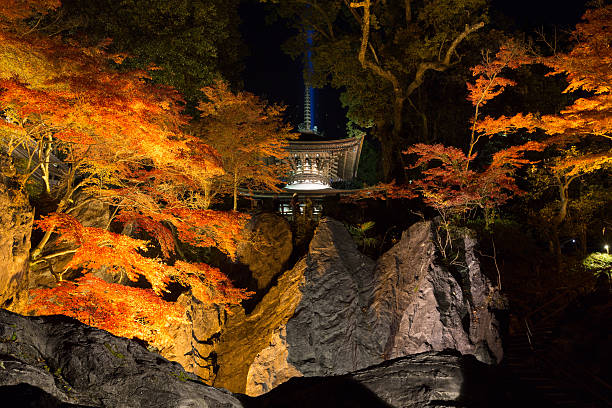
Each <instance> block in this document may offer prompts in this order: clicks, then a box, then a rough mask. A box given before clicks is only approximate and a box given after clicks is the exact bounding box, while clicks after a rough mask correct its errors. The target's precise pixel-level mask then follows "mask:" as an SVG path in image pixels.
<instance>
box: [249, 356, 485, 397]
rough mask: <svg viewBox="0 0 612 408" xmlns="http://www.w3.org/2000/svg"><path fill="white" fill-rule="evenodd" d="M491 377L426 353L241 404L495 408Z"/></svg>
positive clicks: (466, 363) (299, 382)
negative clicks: (491, 407) (493, 407)
mask: <svg viewBox="0 0 612 408" xmlns="http://www.w3.org/2000/svg"><path fill="white" fill-rule="evenodd" d="M490 371H491V370H489V369H488V367H486V366H485V365H484V364H482V363H478V362H477V361H476V359H475V358H474V357H472V356H461V355H459V354H458V353H457V352H455V353H447V352H427V353H422V354H417V355H412V356H407V357H402V358H398V359H395V360H390V361H387V362H384V363H382V364H379V365H376V366H373V367H369V368H366V369H363V370H359V371H356V372H353V373H350V374H346V375H342V376H335V377H311V378H293V379H291V380H290V381H288V382H287V383H285V384H282V385H281V386H279V387H277V388H276V389H274V390H272V391H271V392H270V393H268V394H265V395H261V396H259V397H257V398H254V399H252V400H247V401H244V404H245V406H246V407H247V408H259V407H262V408H263V407H269V406H283V407H284V406H286V407H292V408H307V407H308V408H321V407H340V406H341V407H351V408H361V407H363V408H366V407H367V408H391V407H397V408H433V407H475V406H479V407H490V406H497V404H495V403H494V400H495V394H494V392H493V391H491V388H490V385H491V384H492V383H493V382H494V376H491V375H490V374H491V373H490ZM306 396H307V397H306Z"/></svg>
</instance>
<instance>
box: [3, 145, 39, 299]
mask: <svg viewBox="0 0 612 408" xmlns="http://www.w3.org/2000/svg"><path fill="white" fill-rule="evenodd" d="M15 177H16V171H15V168H14V167H13V166H12V163H11V161H10V159H9V158H7V157H6V156H5V155H0V307H7V306H9V305H11V304H12V303H13V302H14V301H15V296H16V295H17V294H18V292H19V291H20V290H21V289H22V288H24V287H26V286H27V273H28V268H29V260H30V234H31V233H32V222H33V220H34V214H33V211H32V207H31V206H30V204H29V202H28V198H27V196H26V195H25V194H24V192H23V191H22V190H21V189H20V186H19V184H18V183H17V181H16V179H15Z"/></svg>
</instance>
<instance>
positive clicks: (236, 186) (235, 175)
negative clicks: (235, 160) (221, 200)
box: [234, 171, 238, 211]
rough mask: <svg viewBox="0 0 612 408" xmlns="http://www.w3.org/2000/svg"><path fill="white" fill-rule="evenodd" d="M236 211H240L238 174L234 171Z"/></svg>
mask: <svg viewBox="0 0 612 408" xmlns="http://www.w3.org/2000/svg"><path fill="white" fill-rule="evenodd" d="M234 211H238V172H237V171H234Z"/></svg>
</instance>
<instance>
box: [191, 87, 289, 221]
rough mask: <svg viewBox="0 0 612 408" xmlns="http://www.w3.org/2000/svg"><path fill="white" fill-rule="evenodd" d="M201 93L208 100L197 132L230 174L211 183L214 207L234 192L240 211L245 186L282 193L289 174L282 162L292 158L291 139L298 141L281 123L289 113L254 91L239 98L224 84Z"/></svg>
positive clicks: (202, 107) (208, 196)
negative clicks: (218, 199)
mask: <svg viewBox="0 0 612 408" xmlns="http://www.w3.org/2000/svg"><path fill="white" fill-rule="evenodd" d="M202 91H203V92H204V94H205V95H206V101H205V102H200V104H199V105H198V109H199V110H200V111H201V112H202V119H201V121H200V122H199V123H197V124H196V125H195V128H196V129H198V130H197V134H199V135H200V137H201V138H202V140H204V141H205V142H206V143H207V144H209V145H210V146H212V147H214V148H215V149H216V151H217V152H218V153H219V156H220V157H221V162H222V165H223V168H224V170H225V172H226V173H225V174H224V175H221V176H217V177H214V178H211V180H210V184H209V186H210V187H209V188H208V189H207V190H206V196H205V199H206V200H208V202H210V200H211V199H212V198H213V196H214V195H215V194H216V193H219V192H224V190H225V191H228V190H229V191H231V194H232V195H233V198H234V207H233V208H234V211H235V210H236V209H237V208H238V187H240V186H243V187H248V188H262V189H266V190H271V191H280V189H279V188H278V185H279V184H281V180H280V177H281V176H282V175H283V170H285V171H287V169H286V168H285V166H282V165H280V163H279V162H280V159H283V158H284V157H286V156H287V151H286V150H285V147H286V146H287V142H288V140H290V139H294V138H295V137H297V134H295V135H294V134H292V133H291V132H290V127H289V126H288V125H286V124H285V123H284V122H283V120H282V113H283V111H284V108H283V107H280V106H277V105H266V104H265V102H264V101H262V100H261V99H260V98H258V97H257V96H255V95H253V94H251V93H249V92H237V93H234V92H232V91H231V90H230V89H229V88H228V86H227V84H226V83H225V82H222V81H218V82H217V83H216V84H215V85H214V86H209V87H206V88H203V89H202ZM228 187H229V188H228Z"/></svg>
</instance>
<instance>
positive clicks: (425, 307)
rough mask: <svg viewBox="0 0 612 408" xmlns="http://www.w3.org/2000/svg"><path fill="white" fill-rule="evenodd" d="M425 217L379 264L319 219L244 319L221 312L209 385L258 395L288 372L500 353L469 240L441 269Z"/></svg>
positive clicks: (488, 293) (489, 291)
mask: <svg viewBox="0 0 612 408" xmlns="http://www.w3.org/2000/svg"><path fill="white" fill-rule="evenodd" d="M435 234H436V231H435V229H434V225H433V224H432V223H431V222H422V223H417V224H415V225H413V226H412V227H411V228H410V229H409V230H408V231H406V232H405V233H404V234H403V236H402V239H401V241H400V242H399V243H398V244H397V245H396V246H395V247H393V248H392V249H391V250H390V251H389V252H387V253H386V254H385V255H383V257H382V258H381V259H380V260H379V262H378V264H375V262H374V261H372V260H371V259H369V258H367V257H366V256H364V255H363V254H361V253H360V252H359V251H358V250H357V247H356V245H355V243H354V242H353V240H352V239H351V237H350V235H349V234H348V232H347V231H346V229H345V228H344V226H343V225H342V224H341V223H339V222H337V221H334V220H332V219H328V218H327V219H322V220H321V222H320V224H319V226H318V227H317V230H316V232H315V234H314V237H313V239H312V241H311V244H310V248H309V252H308V254H307V256H306V257H305V258H304V259H302V260H301V261H300V262H298V264H297V265H296V266H295V267H294V268H293V269H292V270H289V271H287V272H285V273H284V274H283V275H282V276H281V277H280V278H279V279H278V283H277V284H276V285H275V286H274V287H272V288H271V290H270V292H269V293H268V294H266V296H264V298H263V299H262V301H261V302H260V303H259V304H258V305H257V307H256V308H255V309H254V310H253V311H252V312H251V313H250V314H248V315H246V314H245V313H244V312H243V311H242V310H237V311H236V312H235V313H234V314H233V315H231V316H229V318H228V321H227V323H226V329H225V331H224V332H223V333H222V334H221V337H220V339H219V344H218V347H217V354H218V356H217V357H218V360H217V361H218V364H219V371H218V373H217V378H216V380H215V383H214V384H215V386H221V387H224V388H227V389H229V390H231V391H233V392H241V393H247V394H248V395H261V394H263V393H266V392H268V391H269V390H271V389H272V388H274V387H276V386H277V385H279V384H281V383H283V382H285V381H287V380H288V379H289V378H291V377H296V376H307V377H311V376H330V375H341V374H346V373H348V372H353V371H356V370H359V369H363V368H366V367H369V366H372V365H374V364H378V363H380V362H382V361H384V360H388V359H393V358H397V357H401V356H406V355H410V354H415V353H420V352H424V351H441V350H444V349H447V348H450V349H455V350H458V351H460V352H461V353H464V354H473V355H474V356H476V357H477V358H478V359H479V360H481V361H484V362H488V363H489V362H495V361H499V360H500V359H501V342H500V338H499V333H498V325H497V321H496V320H495V317H494V315H493V311H492V310H490V309H491V305H492V302H491V299H493V298H494V295H495V293H494V291H493V288H492V285H491V284H490V282H489V281H488V279H487V278H486V277H485V276H484V275H483V274H482V273H481V272H480V269H479V267H478V262H477V259H476V257H475V255H474V245H475V242H474V240H473V239H472V238H470V237H469V236H465V237H463V239H462V253H463V255H462V256H461V257H460V258H461V259H460V261H459V258H458V259H457V260H455V262H454V263H453V265H452V268H451V267H446V266H443V265H444V264H445V260H444V259H441V258H440V255H439V251H437V249H436V245H435V242H437V239H436V236H435Z"/></svg>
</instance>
